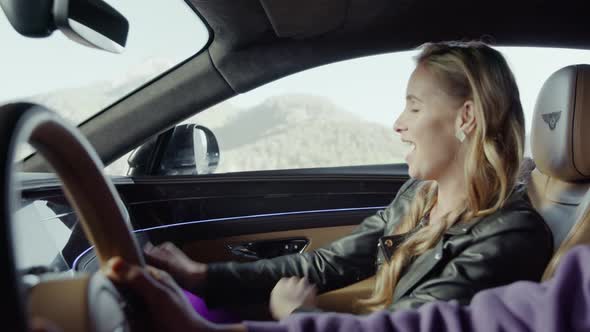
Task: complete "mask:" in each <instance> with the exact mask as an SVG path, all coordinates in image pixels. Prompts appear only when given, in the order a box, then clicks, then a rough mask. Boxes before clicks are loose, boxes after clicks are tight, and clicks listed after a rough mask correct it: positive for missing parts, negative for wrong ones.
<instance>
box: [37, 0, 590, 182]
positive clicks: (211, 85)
mask: <svg viewBox="0 0 590 332" xmlns="http://www.w3.org/2000/svg"><path fill="white" fill-rule="evenodd" d="M583 2H584V1H582V0H579V1H576V0H564V1H540V0H537V1H526V0H520V1H517V0H512V1H506V0H499V1H473V0H455V1H452V0H449V1H428V0H398V1H393V0H392V1H389V0H298V1H285V0H240V1H235V0H189V1H187V3H189V4H190V5H191V6H192V7H193V8H194V10H195V11H196V12H197V13H198V14H199V15H200V16H201V18H202V19H203V20H204V21H205V23H206V24H207V25H208V27H209V30H210V33H211V36H212V37H211V40H210V44H209V45H208V47H206V48H205V49H204V50H203V51H201V52H200V53H199V54H197V55H195V56H194V57H193V58H191V59H189V60H188V61H186V62H185V63H182V64H180V65H179V66H177V67H175V68H174V69H172V70H171V71H169V72H167V73H166V74H164V75H162V76H160V77H158V78H156V79H155V80H153V81H152V82H150V83H148V84H146V85H145V86H143V87H141V88H140V89H138V90H136V91H134V92H133V93H131V94H130V95H128V96H127V97H125V98H124V99H122V100H120V101H119V102H117V103H115V104H114V105H112V106H110V107H108V108H107V109H105V110H104V111H103V112H102V113H99V114H98V115H96V116H95V117H93V118H91V119H89V120H88V121H86V122H85V123H83V124H82V125H81V126H80V129H81V130H82V132H83V133H84V134H85V135H86V136H87V137H88V139H89V140H90V142H91V143H92V144H93V146H94V147H95V149H96V150H97V152H98V154H99V155H100V156H101V158H102V159H103V161H104V162H105V164H108V163H110V162H112V161H114V160H116V159H117V158H119V157H120V156H122V155H124V154H125V153H126V152H128V151H129V150H130V149H131V148H134V147H136V146H138V145H140V144H141V143H142V142H144V141H146V140H147V139H149V138H150V137H151V136H152V135H154V134H156V133H159V132H162V131H164V130H166V129H167V128H170V127H171V126H173V125H174V124H176V123H178V122H179V121H181V120H183V119H185V118H187V117H189V116H191V115H193V114H195V113H198V112H199V111H201V110H203V109H206V108H208V107H210V106H212V105H214V104H216V103H218V102H221V101H223V100H225V99H227V98H230V97H231V96H233V95H235V94H236V93H243V92H246V91H248V90H251V89H253V88H255V87H257V86H260V85H262V84H265V83H267V82H270V81H272V80H275V79H278V78H280V77H284V76H286V75H289V74H291V73H294V72H297V71H301V70H304V69H307V68H311V67H315V66H319V65H322V64H326V63H331V62H334V61H338V60H343V59H349V58H354V57H359V56H364V55H371V54H378V53H384V52H392V51H399V50H408V49H412V48H415V47H417V46H419V45H420V44H422V43H424V42H427V41H437V40H470V39H482V38H483V39H484V40H487V41H490V42H492V43H493V44H497V45H515V46H544V47H570V48H586V49H589V48H590V32H589V30H590V29H588V23H587V11H585V10H583V9H584V6H582V4H583ZM392 75H395V73H392ZM115 138H116V139H115ZM44 169H45V168H44V166H43V162H42V160H41V159H40V158H38V157H33V158H29V159H28V160H27V161H26V162H25V170H29V171H40V170H44Z"/></svg>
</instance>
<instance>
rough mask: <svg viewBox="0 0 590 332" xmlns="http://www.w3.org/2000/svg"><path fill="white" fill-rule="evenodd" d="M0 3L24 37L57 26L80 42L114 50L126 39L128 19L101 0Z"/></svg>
mask: <svg viewBox="0 0 590 332" xmlns="http://www.w3.org/2000/svg"><path fill="white" fill-rule="evenodd" d="M0 6H1V7H2V10H3V11H4V13H5V14H6V17H7V18H8V21H10V24H12V26H13V27H14V29H15V30H16V31H17V32H18V33H20V34H21V35H23V36H26V37H37V38H39V37H47V36H50V35H51V34H52V33H53V31H55V30H57V29H59V30H60V31H62V32H63V33H64V34H65V35H66V36H67V37H68V38H70V39H72V40H74V41H76V42H78V43H80V44H83V45H86V46H90V47H94V48H98V49H101V50H105V51H109V52H113V53H120V52H122V51H123V49H124V47H125V44H126V43H127V34H128V32H129V22H128V21H127V19H126V18H125V17H124V16H123V15H122V14H121V13H119V12H118V11H117V10H115V9H114V8H113V7H111V6H110V5H108V4H107V3H106V2H104V1H102V0H53V1H51V0H0Z"/></svg>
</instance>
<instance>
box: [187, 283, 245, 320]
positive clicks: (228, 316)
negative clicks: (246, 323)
mask: <svg viewBox="0 0 590 332" xmlns="http://www.w3.org/2000/svg"><path fill="white" fill-rule="evenodd" d="M183 291H184V295H185V296H186V298H187V299H188V301H189V302H190V303H191V305H192V306H193V308H194V309H195V311H196V312H198V313H199V314H200V315H201V316H202V317H203V318H205V319H207V320H208V321H211V322H214V323H237V322H240V321H241V319H240V318H239V317H238V315H236V314H233V313H232V312H230V311H227V310H224V309H209V308H207V305H206V304H205V301H203V299H201V298H200V297H198V296H196V295H195V294H193V293H191V292H189V291H187V290H183Z"/></svg>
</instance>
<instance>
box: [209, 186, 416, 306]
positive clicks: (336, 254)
mask: <svg viewBox="0 0 590 332" xmlns="http://www.w3.org/2000/svg"><path fill="white" fill-rule="evenodd" d="M412 182H413V181H412V180H410V181H408V182H406V183H405V184H404V185H403V186H402V187H401V188H400V190H399V191H398V193H397V195H396V198H395V199H394V200H393V202H392V203H391V204H390V205H389V206H388V207H387V208H386V209H384V210H381V211H379V212H377V213H376V214H375V215H373V216H370V217H367V218H365V219H364V221H363V222H362V223H361V224H360V225H359V226H358V227H356V228H355V230H354V231H353V232H352V233H351V234H350V235H347V236H346V237H344V238H341V239H339V240H337V241H335V242H333V243H331V244H329V245H327V246H325V247H322V248H318V249H316V250H314V251H312V252H309V253H304V254H293V255H287V256H280V257H276V258H272V259H263V260H258V261H255V262H248V263H236V262H229V263H212V264H209V265H208V270H207V284H206V289H205V292H204V294H203V295H204V298H205V301H206V302H207V304H208V305H209V306H213V307H214V306H216V305H220V304H222V303H228V302H230V303H231V302H233V303H236V302H237V303H240V302H243V301H246V300H247V301H248V302H250V303H254V302H263V301H266V300H268V297H269V295H270V292H271V290H272V288H273V287H274V286H275V285H276V283H277V282H278V281H279V280H280V279H281V278H283V277H290V276H298V277H303V276H307V277H308V278H309V280H310V282H311V283H314V284H315V285H316V287H317V288H318V291H319V292H326V291H329V290H332V289H337V288H340V287H343V286H345V285H348V284H351V283H354V282H356V281H358V280H361V279H364V278H367V277H369V276H371V275H372V274H374V273H375V265H374V264H375V259H376V257H375V256H376V249H377V248H376V244H377V241H378V239H379V238H380V237H381V236H383V231H384V228H385V225H386V223H387V221H388V220H390V219H391V214H392V213H396V212H395V209H394V206H395V205H396V201H397V200H398V197H400V195H401V194H402V193H403V192H405V191H406V190H407V188H408V187H409V186H410V185H411V183H412Z"/></svg>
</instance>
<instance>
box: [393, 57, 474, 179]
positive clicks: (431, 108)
mask: <svg viewBox="0 0 590 332" xmlns="http://www.w3.org/2000/svg"><path fill="white" fill-rule="evenodd" d="M461 106H462V104H461V102H458V101H457V100H454V99H452V98H451V97H450V96H448V95H447V94H446V93H445V92H444V91H443V90H442V88H441V86H440V83H439V82H438V81H437V80H436V78H435V77H434V76H433V75H432V74H431V73H430V72H429V70H428V69H427V68H426V67H425V66H423V65H419V66H418V67H417V68H416V69H415V70H414V72H413V73H412V76H411V77H410V80H409V82H408V87H407V91H406V107H405V108H404V111H403V112H402V114H401V115H400V116H399V117H398V118H397V120H396V121H395V123H394V130H395V131H396V132H397V133H399V134H400V136H401V139H402V141H403V142H404V143H406V144H408V145H409V147H408V148H409V149H408V151H409V152H408V154H407V155H406V157H405V159H406V162H407V163H408V166H409V174H410V176H411V177H412V178H417V179H421V180H437V181H440V180H441V179H442V178H443V177H445V176H457V175H458V174H459V173H457V171H460V172H461V174H462V172H463V160H462V159H463V158H460V156H459V154H458V152H459V148H460V146H461V142H460V141H459V140H458V139H457V137H456V136H455V133H456V131H457V128H459V125H460V116H459V111H460V109H461Z"/></svg>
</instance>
